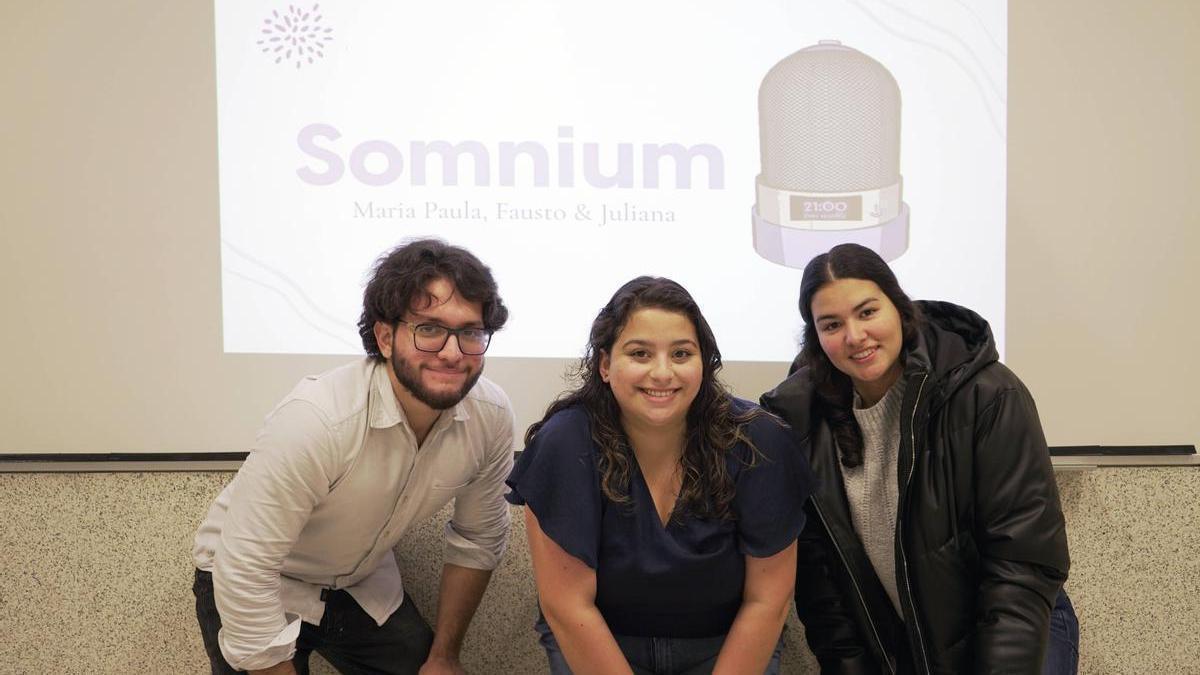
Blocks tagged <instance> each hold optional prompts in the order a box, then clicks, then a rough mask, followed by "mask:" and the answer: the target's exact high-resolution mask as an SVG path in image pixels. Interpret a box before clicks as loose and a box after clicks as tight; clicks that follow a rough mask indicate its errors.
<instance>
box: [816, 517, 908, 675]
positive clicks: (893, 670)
mask: <svg viewBox="0 0 1200 675" xmlns="http://www.w3.org/2000/svg"><path fill="white" fill-rule="evenodd" d="M812 504H813V508H814V509H816V511H817V517H818V518H820V519H821V525H822V526H824V527H825V532H827V533H828V534H829V541H830V542H832V543H833V548H834V550H835V551H837V554H838V557H839V558H841V559H842V566H843V567H845V568H846V574H848V575H850V583H852V584H854V592H855V593H857V594H858V601H859V603H861V604H862V608H863V614H864V615H866V617H867V623H868V624H869V625H870V626H871V634H872V636H874V638H875V644H876V645H878V646H879V653H880V654H883V659H884V662H885V663H886V664H887V667H888V672H890V673H892V675H895V673H896V668H895V667H894V666H892V660H891V659H890V658H888V652H887V649H886V648H885V647H884V646H883V639H882V638H880V637H879V631H878V630H877V629H876V628H875V621H874V620H873V619H871V610H870V609H868V608H867V600H866V598H864V597H863V593H862V589H861V588H859V586H858V579H857V578H855V576H854V570H852V569H851V568H850V561H849V560H847V559H846V554H844V553H842V547H841V546H838V543H837V539H835V538H834V536H833V530H831V529H829V523H828V521H826V520H825V514H824V513H822V512H821V507H820V505H819V504H817V500H815V499H814V500H813V502H812Z"/></svg>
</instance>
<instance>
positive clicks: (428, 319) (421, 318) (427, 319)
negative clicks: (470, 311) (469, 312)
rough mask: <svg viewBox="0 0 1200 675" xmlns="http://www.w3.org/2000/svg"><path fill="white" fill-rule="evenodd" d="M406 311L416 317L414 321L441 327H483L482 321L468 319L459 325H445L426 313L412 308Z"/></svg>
mask: <svg viewBox="0 0 1200 675" xmlns="http://www.w3.org/2000/svg"><path fill="white" fill-rule="evenodd" d="M408 313H409V314H412V315H413V316H414V317H416V319H417V320H416V323H419V324H421V323H432V324H435V325H438V326H441V327H442V328H483V322H482V321H468V322H467V323H465V324H463V325H461V326H447V325H446V324H444V323H442V322H441V321H438V320H437V319H435V318H433V317H432V316H429V315H428V314H422V313H420V312H414V311H412V310H409V312H408Z"/></svg>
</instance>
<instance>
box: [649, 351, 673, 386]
mask: <svg viewBox="0 0 1200 675" xmlns="http://www.w3.org/2000/svg"><path fill="white" fill-rule="evenodd" d="M672 374H673V373H672V370H671V359H670V358H668V357H666V356H661V357H659V358H656V359H654V363H653V364H652V365H651V368H650V378H651V379H652V380H654V381H655V382H670V381H671V375H672Z"/></svg>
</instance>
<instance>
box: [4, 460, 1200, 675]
mask: <svg viewBox="0 0 1200 675" xmlns="http://www.w3.org/2000/svg"><path fill="white" fill-rule="evenodd" d="M231 477H232V474H231V473H224V472H214V473H110V474H103V473H85V474H62V473H44V474H0V551H3V560H2V564H0V673H128V672H142V673H166V672H170V673H203V672H206V671H207V661H206V659H205V656H204V651H203V648H202V646H201V642H200V635H199V631H198V629H197V627H196V619H195V614H194V600H193V598H192V594H191V577H192V568H191V557H190V553H191V543H192V535H193V533H194V531H195V528H196V526H197V525H198V524H199V522H200V520H201V518H202V517H203V515H204V511H205V509H206V508H207V506H208V504H209V503H210V502H211V501H212V499H213V498H214V497H215V496H216V494H217V493H218V492H219V491H220V490H221V488H222V487H224V485H225V484H226V483H227V482H228V481H229V479H230V478H231ZM1059 486H1060V490H1061V493H1062V497H1063V505H1064V509H1065V511H1066V514H1067V521H1068V531H1069V535H1070V538H1071V549H1072V559H1073V567H1072V573H1071V580H1070V581H1069V582H1068V589H1069V590H1070V593H1071V596H1072V598H1073V600H1074V601H1075V606H1076V609H1077V611H1078V613H1079V617H1080V622H1081V624H1082V636H1083V637H1082V654H1081V657H1080V672H1081V673H1088V674H1090V673H1105V674H1107V673H1146V672H1158V673H1200V666H1198V665H1197V664H1200V646H1198V644H1197V642H1196V641H1195V640H1193V639H1191V636H1192V635H1193V633H1194V630H1195V628H1196V626H1200V601H1197V599H1196V598H1197V597H1198V592H1200V587H1198V586H1200V557H1198V555H1200V527H1197V526H1198V525H1200V506H1198V503H1200V471H1197V470H1195V469H1101V470H1095V471H1086V472H1070V473H1060V474H1059ZM448 517H449V510H448V509H447V510H445V511H443V512H442V513H441V514H439V515H438V517H437V518H435V519H434V520H433V521H430V522H429V523H427V524H426V525H424V526H422V527H419V528H417V529H416V530H415V531H413V532H412V533H410V534H409V536H408V537H406V538H405V539H404V540H403V541H402V542H401V543H400V545H399V546H398V547H397V554H398V555H397V558H398V560H399V564H400V567H401V571H402V573H403V575H404V578H405V581H406V587H407V589H408V590H409V592H410V593H411V595H412V597H413V599H414V601H415V602H416V603H417V606H418V607H419V608H420V610H421V612H422V613H423V614H424V615H425V617H426V618H427V619H428V620H429V621H431V622H432V621H434V620H435V614H434V612H435V606H436V604H437V603H436V596H437V580H438V577H439V575H440V569H441V550H442V527H443V526H444V523H445V520H446V519H447V518H448ZM513 525H514V528H513V537H512V542H511V544H510V547H509V552H508V555H507V556H506V557H505V561H504V563H503V565H502V566H501V567H500V568H499V569H498V570H497V571H496V573H495V575H494V577H493V579H492V583H491V585H490V586H489V588H488V591H487V595H486V596H485V597H484V600H483V604H482V605H481V606H480V609H479V613H478V614H477V615H476V618H475V621H474V622H473V623H472V625H471V630H470V633H469V634H468V636H467V642H466V646H465V648H464V654H463V661H464V664H465V665H466V666H467V668H468V670H469V671H470V672H472V673H484V674H490V673H544V672H546V671H547V668H546V665H545V657H544V655H543V653H542V651H541V648H540V647H539V646H538V644H537V640H536V636H535V634H534V632H533V630H532V624H533V621H534V617H535V616H536V614H537V604H536V597H535V591H534V584H533V577H532V573H531V571H530V566H529V558H528V555H529V554H528V550H527V548H526V545H525V537H524V527H523V525H522V521H521V517H520V511H519V510H516V509H514V510H513ZM788 625H789V628H788V630H787V632H786V633H785V645H786V649H785V652H784V672H785V673H795V674H801V673H816V672H817V669H816V667H815V664H814V662H813V659H812V656H811V655H810V654H809V653H808V650H807V649H806V647H805V646H804V639H803V631H802V629H801V628H800V626H799V624H798V622H797V621H796V619H795V616H794V615H793V616H792V618H791V619H790V620H789V622H788ZM313 661H314V663H313V666H314V667H313V672H315V673H332V672H333V670H332V669H331V668H329V666H328V664H325V663H324V662H323V661H321V660H320V659H319V657H314V659H313Z"/></svg>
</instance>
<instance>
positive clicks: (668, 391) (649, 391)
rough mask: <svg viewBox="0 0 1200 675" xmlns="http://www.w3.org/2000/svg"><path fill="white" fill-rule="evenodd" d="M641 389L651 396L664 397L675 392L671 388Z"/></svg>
mask: <svg viewBox="0 0 1200 675" xmlns="http://www.w3.org/2000/svg"><path fill="white" fill-rule="evenodd" d="M642 391H644V392H646V395H647V396H650V397H651V398H666V397H668V396H670V395H671V394H674V393H675V392H674V390H671V389H643V390H642Z"/></svg>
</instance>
